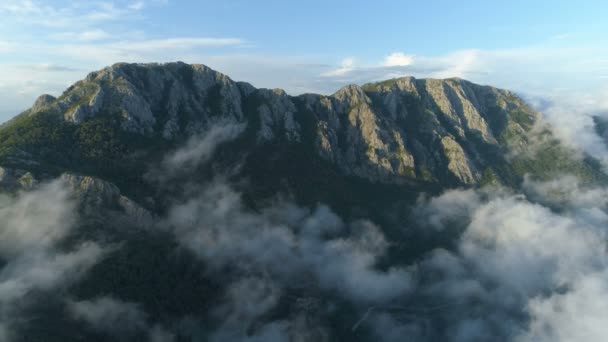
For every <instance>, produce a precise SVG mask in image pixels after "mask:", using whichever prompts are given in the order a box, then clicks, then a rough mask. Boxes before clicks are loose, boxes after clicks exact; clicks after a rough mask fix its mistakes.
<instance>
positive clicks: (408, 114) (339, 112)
mask: <svg viewBox="0 0 608 342" xmlns="http://www.w3.org/2000/svg"><path fill="white" fill-rule="evenodd" d="M41 111H47V112H57V113H60V114H61V115H63V118H64V119H65V120H66V121H69V122H73V123H76V124H79V123H82V122H84V121H86V120H89V119H91V118H94V117H96V116H101V115H114V116H116V117H117V118H119V120H120V122H121V127H122V128H123V129H124V130H127V131H130V132H135V133H138V134H142V135H155V134H156V135H160V136H162V137H163V138H164V139H168V140H172V139H178V138H183V137H187V136H190V135H192V134H194V133H197V132H200V131H201V130H203V129H205V128H206V127H208V126H209V125H210V124H212V123H213V122H215V121H218V120H223V121H234V122H247V123H248V124H249V125H248V126H250V127H254V128H255V129H256V130H257V132H256V134H255V137H256V141H257V143H258V144H271V143H276V142H281V143H282V142H288V143H293V144H302V143H310V141H312V142H313V144H314V148H315V150H316V151H317V152H318V154H319V155H320V156H321V157H323V158H324V159H326V160H328V161H330V162H332V163H334V164H335V165H337V166H338V167H339V168H340V169H341V170H342V172H344V173H345V174H349V175H355V176H359V177H363V178H366V179H369V180H372V181H380V182H386V183H399V182H402V181H404V180H407V179H417V180H424V181H434V180H437V179H445V177H451V178H452V179H454V180H455V181H456V182H458V183H461V184H477V183H479V182H480V180H481V178H482V175H483V173H484V171H485V170H486V168H487V167H488V165H490V164H491V163H493V162H495V159H493V158H495V156H496V155H504V156H506V155H508V154H509V153H511V152H513V151H514V150H515V151H518V150H522V149H523V150H525V149H526V141H527V134H528V132H529V131H530V130H531V129H532V126H533V125H534V123H535V122H536V121H537V120H538V114H537V113H536V112H534V111H533V110H531V109H530V108H529V107H528V106H527V105H526V104H525V103H524V102H523V101H522V100H521V99H520V98H518V97H517V96H515V95H514V94H513V93H511V92H509V91H506V90H500V89H496V88H492V87H488V86H480V85H476V84H473V83H471V82H468V81H464V80H461V79H446V80H436V79H415V78H412V77H405V78H399V79H393V80H388V81H384V82H380V83H372V84H366V85H364V86H362V87H361V86H357V85H349V86H346V87H344V88H342V89H340V90H339V91H337V92H336V93H335V94H333V95H331V96H322V95H315V94H305V95H300V96H295V97H293V96H289V95H287V94H286V93H285V92H284V91H282V90H279V89H275V90H269V89H256V88H254V87H253V86H251V85H250V84H247V83H243V82H234V81H232V80H231V79H230V78H229V77H227V76H225V75H223V74H221V73H219V72H216V71H214V70H212V69H210V68H208V67H206V66H204V65H188V64H184V63H179V62H178V63H169V64H115V65H113V66H111V67H107V68H105V69H103V70H100V71H97V72H93V73H91V74H89V75H88V76H87V77H86V79H84V80H82V81H79V82H77V83H75V84H74V85H72V86H71V87H70V88H68V89H67V90H66V91H65V92H64V94H63V95H61V96H60V97H59V98H54V97H52V96H50V95H43V96H41V97H40V98H39V99H38V100H37V101H36V102H35V104H34V106H33V107H32V108H31V109H30V110H29V114H34V113H37V112H41ZM305 125H306V127H307V129H305ZM305 138H310V139H305Z"/></svg>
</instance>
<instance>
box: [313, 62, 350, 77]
mask: <svg viewBox="0 0 608 342" xmlns="http://www.w3.org/2000/svg"><path fill="white" fill-rule="evenodd" d="M353 70H355V59H354V58H345V59H343V60H342V63H341V64H340V67H339V68H337V69H334V70H331V71H328V72H325V73H323V74H321V76H323V77H343V76H345V75H346V74H348V73H350V72H351V71H353Z"/></svg>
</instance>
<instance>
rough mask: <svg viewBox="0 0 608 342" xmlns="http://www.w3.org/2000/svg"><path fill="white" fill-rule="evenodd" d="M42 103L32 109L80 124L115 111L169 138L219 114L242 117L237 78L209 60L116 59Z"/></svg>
mask: <svg viewBox="0 0 608 342" xmlns="http://www.w3.org/2000/svg"><path fill="white" fill-rule="evenodd" d="M39 102H40V104H37V105H35V106H34V107H33V108H32V112H37V111H40V109H41V108H42V107H46V108H47V109H51V110H54V111H56V112H60V113H64V118H65V120H66V121H69V122H73V123H76V124H78V123H82V122H83V121H85V120H88V119H91V118H95V117H98V116H101V115H105V116H112V117H115V118H117V119H119V120H120V122H121V125H122V127H123V128H124V129H125V130H127V131H130V132H133V133H139V134H144V135H146V134H152V133H154V132H155V131H156V130H157V129H159V128H160V129H161V130H162V134H163V137H165V138H166V139H173V138H175V137H176V136H178V135H180V134H188V133H193V132H197V131H199V130H200V129H202V128H204V127H205V126H206V124H207V123H208V121H209V120H211V118H212V117H216V116H222V117H231V118H233V119H234V120H237V121H242V120H243V111H242V108H241V103H242V101H241V91H240V88H239V86H238V85H237V84H236V83H235V82H233V81H232V80H231V79H230V78H228V77H227V76H225V75H223V74H221V73H218V72H216V71H213V70H211V69H210V68H208V67H206V66H204V65H188V64H185V63H180V62H178V63H169V64H164V65H160V64H126V63H119V64H115V65H113V66H110V67H107V68H105V69H102V70H100V71H97V72H93V73H91V74H89V75H88V76H87V77H86V79H84V80H82V81H79V82H77V83H75V84H74V85H73V86H71V87H70V88H68V89H67V90H66V92H64V94H63V95H62V96H61V97H59V99H56V100H52V99H49V98H44V99H41V100H40V101H39ZM49 102H52V103H49Z"/></svg>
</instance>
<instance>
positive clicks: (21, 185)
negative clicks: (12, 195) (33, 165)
mask: <svg viewBox="0 0 608 342" xmlns="http://www.w3.org/2000/svg"><path fill="white" fill-rule="evenodd" d="M38 183H39V182H38V180H37V179H36V178H35V177H34V176H33V175H32V174H31V173H30V172H28V171H25V170H19V169H11V168H6V167H2V166H0V190H5V191H11V192H12V191H18V190H29V189H32V188H34V187H35V186H36V185H37V184H38Z"/></svg>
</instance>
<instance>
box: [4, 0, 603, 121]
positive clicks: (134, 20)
mask: <svg viewBox="0 0 608 342" xmlns="http://www.w3.org/2000/svg"><path fill="white" fill-rule="evenodd" d="M606 13H608V2H606V1H386V0H379V1H374V2H371V1H342V0H336V1H331V0H326V1H316V0H315V1H297V2H296V1H276V0H258V1H242V0H222V1H206V0H202V1H186V0H182V1H179V0H129V1H119V0H116V1H103V0H102V1H60V0H47V1H37V0H20V1H17V0H2V1H1V2H0V121H4V120H6V119H8V118H9V117H11V116H13V115H14V114H16V113H18V112H19V111H21V110H23V109H25V108H27V107H29V106H30V105H31V103H32V102H33V101H34V99H35V98H36V97H37V96H38V95H40V94H42V93H50V94H52V95H59V94H60V93H61V92H62V91H63V89H65V88H66V87H67V86H69V84H71V83H73V82H74V81H76V80H78V79H81V78H83V77H84V76H85V75H86V74H87V73H88V72H90V71H92V70H95V69H99V68H102V67H104V66H106V65H110V64H113V63H115V62H123V61H126V62H167V61H175V60H181V61H185V62H191V63H203V64H207V65H209V66H211V67H213V68H215V69H217V70H219V71H222V72H224V73H226V74H228V75H229V76H231V77H232V78H233V79H236V80H244V81H248V82H250V83H252V84H253V85H255V86H258V87H273V88H274V87H280V88H284V89H285V90H287V91H288V92H289V93H291V94H299V93H303V92H320V93H325V94H328V93H332V92H334V91H335V90H337V89H338V88H339V87H340V86H342V85H345V84H348V83H365V82H369V81H375V80H381V79H386V78H390V77H397V76H404V75H414V76H417V77H441V78H443V77H462V78H466V79H470V80H472V81H475V82H480V83H486V84H492V85H496V86H500V87H506V88H510V89H513V90H515V91H518V92H521V93H524V94H529V95H533V96H546V97H554V98H561V97H562V95H561V94H569V95H570V96H572V94H575V93H576V94H587V95H589V94H592V93H593V94H596V93H597V94H608V93H606V92H605V90H606V86H605V84H607V83H608V44H607V43H608V20H606V19H605V15H606ZM602 101H603V100H602V99H601V95H597V96H596V97H595V98H593V99H589V103H591V104H590V107H593V105H595V104H597V103H603V102H602Z"/></svg>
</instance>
